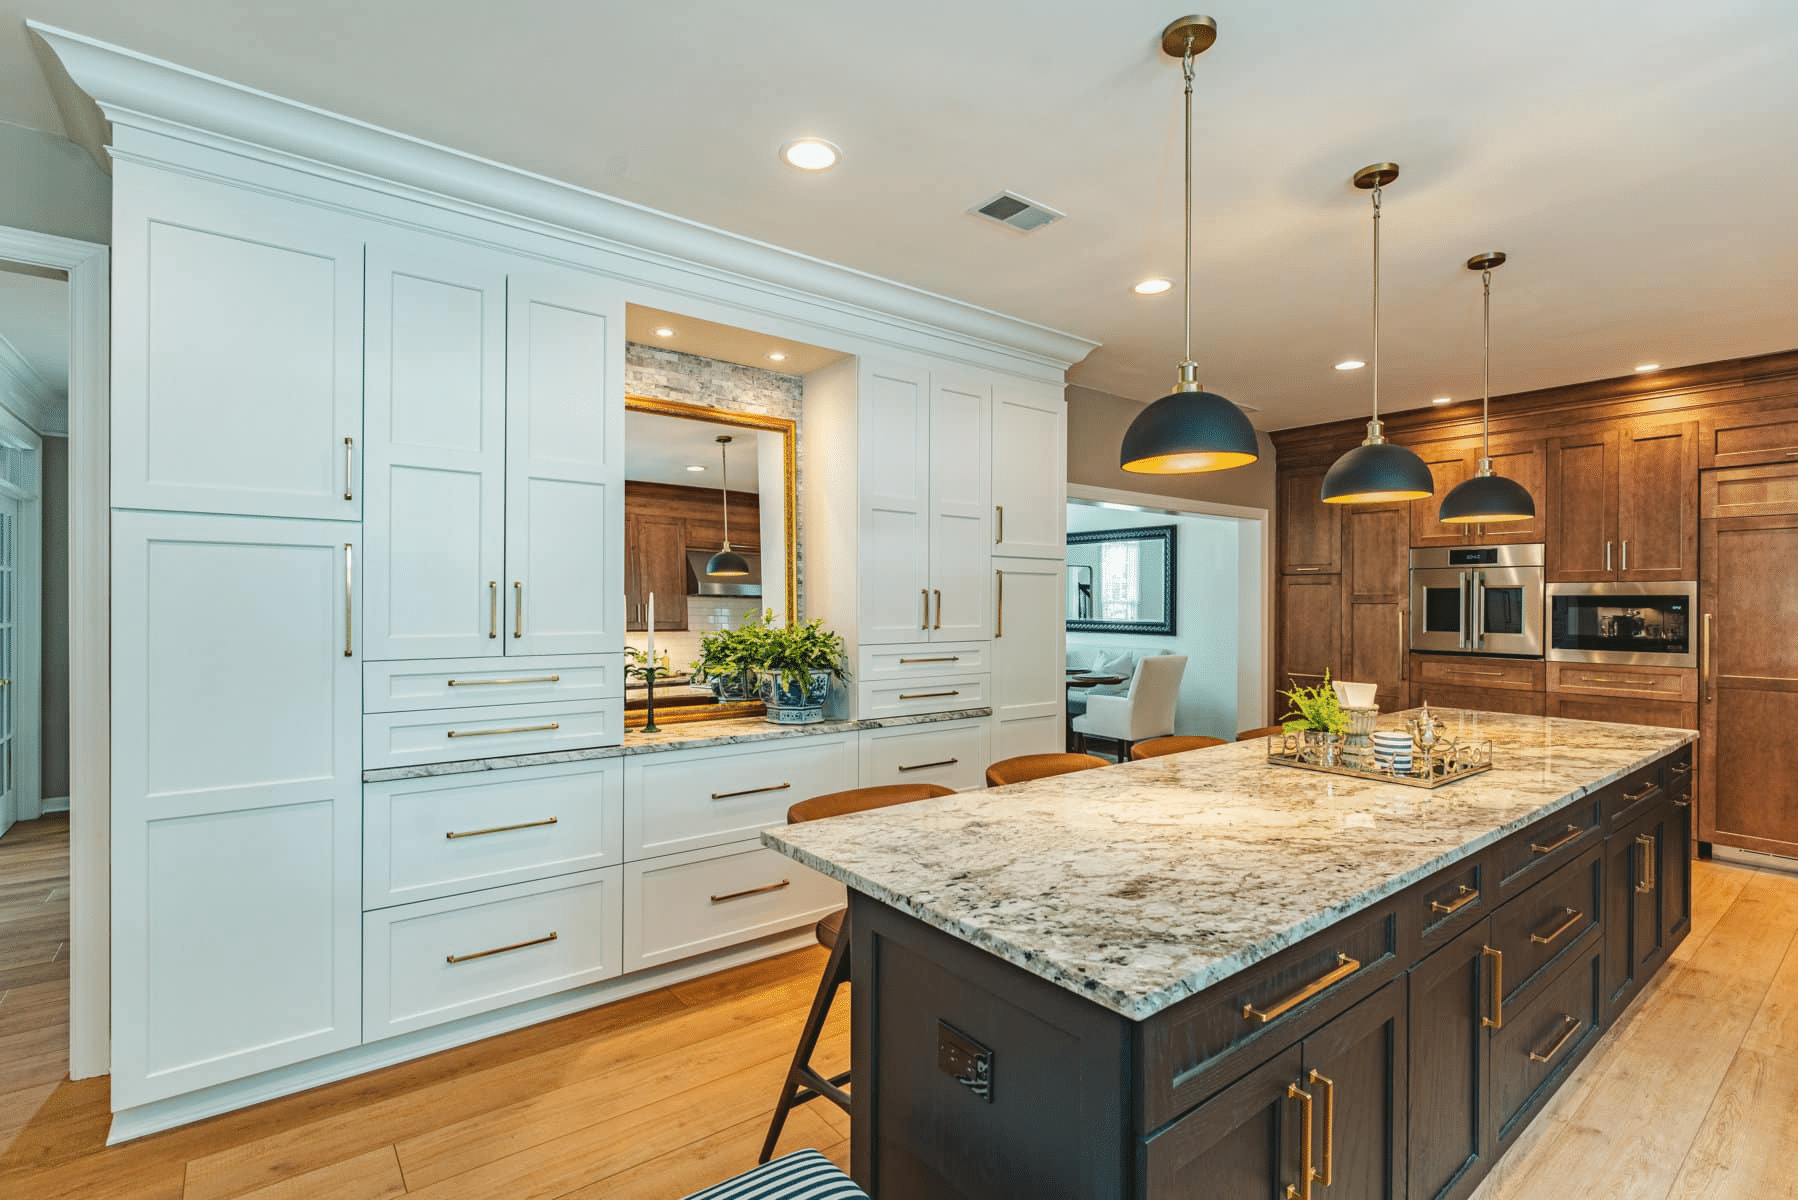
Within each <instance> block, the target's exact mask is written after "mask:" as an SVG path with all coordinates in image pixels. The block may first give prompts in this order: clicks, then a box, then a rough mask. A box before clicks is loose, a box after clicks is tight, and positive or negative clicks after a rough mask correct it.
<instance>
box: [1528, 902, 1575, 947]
mask: <svg viewBox="0 0 1798 1200" xmlns="http://www.w3.org/2000/svg"><path fill="white" fill-rule="evenodd" d="M1561 912H1562V913H1563V914H1564V915H1565V916H1566V918H1567V919H1566V920H1564V921H1562V922H1561V923H1560V924H1559V925H1556V926H1555V927H1554V928H1553V929H1551V930H1549V931H1548V932H1547V933H1532V934H1530V941H1531V942H1532V943H1533V944H1535V945H1537V946H1550V945H1553V944H1554V941H1555V939H1556V938H1558V937H1560V936H1561V935H1562V934H1563V933H1566V932H1567V931H1568V930H1569V929H1572V928H1573V927H1574V926H1575V925H1578V924H1579V923H1580V922H1581V921H1583V920H1585V918H1586V914H1585V913H1583V912H1581V911H1580V910H1579V909H1577V908H1563V909H1562V910H1561Z"/></svg>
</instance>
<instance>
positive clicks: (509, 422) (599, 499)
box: [500, 269, 624, 654]
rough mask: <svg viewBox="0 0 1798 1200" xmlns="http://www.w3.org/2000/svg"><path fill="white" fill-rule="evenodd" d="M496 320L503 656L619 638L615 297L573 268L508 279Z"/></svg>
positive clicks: (575, 648)
mask: <svg viewBox="0 0 1798 1200" xmlns="http://www.w3.org/2000/svg"><path fill="white" fill-rule="evenodd" d="M506 307H507V319H506V347H507V349H506V577H505V580H504V581H503V582H504V587H503V588H502V590H503V591H504V592H506V593H507V594H506V595H505V596H504V597H502V604H501V611H502V612H504V613H505V614H507V616H508V618H509V620H508V622H507V624H506V626H505V627H504V628H503V629H502V630H501V638H500V640H501V641H502V642H503V643H504V645H505V648H506V650H505V652H506V653H507V654H591V653H598V652H604V651H615V650H617V649H618V647H619V646H620V645H622V644H623V642H624V544H623V539H624V302H623V300H622V299H620V298H619V296H618V295H617V294H616V292H615V290H614V289H613V288H612V287H611V286H610V285H609V284H607V283H606V282H605V281H604V280H601V279H598V278H596V277H593V276H586V275H581V274H579V273H577V272H573V271H567V272H550V271H548V270H547V269H545V270H543V271H541V272H537V273H531V274H523V275H521V274H513V275H512V276H510V278H509V279H508V282H507V298H506Z"/></svg>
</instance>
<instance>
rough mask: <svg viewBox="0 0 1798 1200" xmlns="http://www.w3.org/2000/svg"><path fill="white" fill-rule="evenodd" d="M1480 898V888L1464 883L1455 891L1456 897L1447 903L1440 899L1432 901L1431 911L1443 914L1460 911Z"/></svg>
mask: <svg viewBox="0 0 1798 1200" xmlns="http://www.w3.org/2000/svg"><path fill="white" fill-rule="evenodd" d="M1479 898H1480V889H1479V888H1470V887H1468V886H1467V885H1466V884H1462V885H1461V886H1460V887H1459V888H1458V889H1456V891H1455V899H1453V900H1450V901H1449V902H1448V903H1447V904H1444V903H1442V901H1440V900H1432V901H1430V911H1431V912H1439V913H1443V914H1447V913H1458V912H1460V911H1461V910H1462V909H1464V908H1466V907H1467V906H1468V905H1469V904H1472V903H1473V902H1474V901H1475V900H1478V899H1479Z"/></svg>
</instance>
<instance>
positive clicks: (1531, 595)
mask: <svg viewBox="0 0 1798 1200" xmlns="http://www.w3.org/2000/svg"><path fill="white" fill-rule="evenodd" d="M1472 608H1473V622H1472V637H1471V639H1470V640H1471V643H1472V649H1474V650H1477V651H1479V652H1480V653H1483V654H1518V655H1528V656H1530V657H1532V658H1534V657H1538V656H1540V655H1541V653H1542V645H1543V637H1542V634H1543V630H1542V569H1541V568H1540V567H1508V568H1507V567H1497V568H1486V569H1482V570H1478V571H1475V572H1473V596H1472Z"/></svg>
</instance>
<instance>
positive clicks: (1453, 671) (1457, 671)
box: [1448, 667, 1504, 679]
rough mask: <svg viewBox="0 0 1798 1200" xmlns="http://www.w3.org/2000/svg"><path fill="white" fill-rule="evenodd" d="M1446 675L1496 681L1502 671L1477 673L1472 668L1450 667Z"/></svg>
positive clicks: (1477, 671)
mask: <svg viewBox="0 0 1798 1200" xmlns="http://www.w3.org/2000/svg"><path fill="white" fill-rule="evenodd" d="M1448 673H1449V674H1450V675H1482V676H1485V677H1487V678H1489V679H1496V678H1498V677H1499V676H1501V675H1503V674H1504V672H1503V671H1479V670H1475V669H1474V668H1473V667H1450V668H1448Z"/></svg>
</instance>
